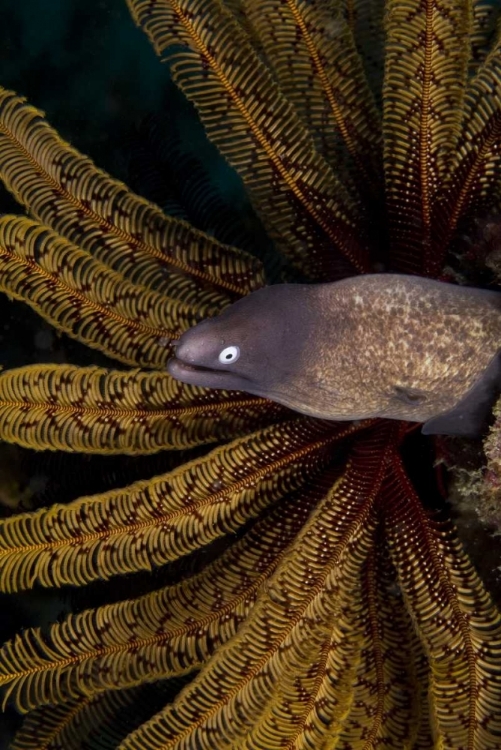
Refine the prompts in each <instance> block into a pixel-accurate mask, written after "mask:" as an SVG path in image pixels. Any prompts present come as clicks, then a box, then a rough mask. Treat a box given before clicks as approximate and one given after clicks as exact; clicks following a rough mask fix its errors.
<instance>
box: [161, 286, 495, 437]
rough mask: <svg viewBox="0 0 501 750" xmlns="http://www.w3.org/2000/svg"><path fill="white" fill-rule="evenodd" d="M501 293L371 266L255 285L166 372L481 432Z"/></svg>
mask: <svg viewBox="0 0 501 750" xmlns="http://www.w3.org/2000/svg"><path fill="white" fill-rule="evenodd" d="M500 350H501V292H494V291H486V290H482V289H473V288H470V287H463V286H456V285H454V284H446V283H444V282H440V281H431V280H429V279H424V278H420V277H416V276H403V275H397V274H373V275H364V276H356V277H354V278H347V279H343V280H342V281H337V282H334V283H331V284H278V285H276V286H268V287H264V288H263V289H260V290H258V291H257V292H253V293H252V294H250V295H249V296H248V297H244V298H243V299H241V300H239V301H238V302H235V303H234V304H233V305H231V306H229V307H227V308H226V309H225V310H223V312H222V313H221V314H220V315H219V316H217V317H215V318H209V319H207V320H204V321H203V322H201V323H199V324H198V325H196V326H195V327H194V328H191V329H190V330H188V331H186V332H185V333H184V334H183V335H182V336H181V338H180V339H179V342H178V344H177V347H176V350H175V353H176V356H175V358H174V359H172V360H170V362H169V363H168V371H169V372H170V374H171V375H172V376H173V377H175V378H177V379H178V380H181V381H182V382H184V383H189V384H192V385H197V386H205V387H209V388H224V389H229V390H234V389H236V390H240V391H246V392H247V393H251V394H255V395H258V396H264V397H266V398H269V399H271V400H272V401H277V402H279V403H281V404H285V405H286V406H288V407H290V408H291V409H294V410H296V411H298V412H301V413H303V414H308V415H310V416H313V417H320V418H322V419H333V420H354V419H363V418H367V417H384V418H388V419H401V420H408V421H413V422H423V423H424V426H423V432H425V433H426V434H432V433H435V434H436V433H440V434H449V435H477V434H479V433H480V432H481V431H482V429H483V427H484V426H485V422H486V420H487V418H488V416H489V414H490V411H491V408H492V404H493V402H494V400H495V399H496V397H497V396H498V394H499V393H500V391H501V355H500Z"/></svg>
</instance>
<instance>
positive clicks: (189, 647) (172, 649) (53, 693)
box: [0, 485, 319, 711]
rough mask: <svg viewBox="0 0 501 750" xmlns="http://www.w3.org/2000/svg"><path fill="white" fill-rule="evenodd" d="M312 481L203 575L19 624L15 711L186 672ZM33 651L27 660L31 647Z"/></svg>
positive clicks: (289, 527) (298, 517) (259, 577)
mask: <svg viewBox="0 0 501 750" xmlns="http://www.w3.org/2000/svg"><path fill="white" fill-rule="evenodd" d="M317 495H318V488H315V485H313V487H312V488H311V489H310V488H307V489H306V490H303V491H302V492H300V493H298V496H297V497H294V496H292V497H288V498H287V501H286V502H282V503H281V504H280V506H279V508H275V509H274V510H273V511H272V513H271V514H269V515H268V516H266V517H265V518H264V519H263V520H262V521H260V522H258V523H257V524H256V525H255V526H254V527H253V528H252V529H251V530H250V531H249V532H248V533H247V534H246V535H245V536H244V537H243V538H242V539H241V540H240V541H238V542H236V543H235V544H234V545H233V546H232V547H230V548H229V549H228V550H226V552H224V553H223V554H222V555H221V556H220V557H219V558H218V559H217V560H216V561H215V562H213V563H211V564H210V565H208V566H207V567H205V568H204V570H203V571H202V572H201V573H198V574H197V575H195V576H192V577H191V578H188V579H187V580H185V581H182V582H181V583H178V584H176V585H174V586H167V587H165V588H163V589H161V590H159V591H157V592H153V593H149V594H146V595H144V596H141V597H139V598H137V599H133V600H130V601H125V602H120V603H118V604H111V605H105V606H103V607H100V608H98V609H91V610H87V611H84V612H82V613H80V614H77V615H70V616H69V617H68V618H67V619H66V620H65V621H64V622H62V623H56V624H54V625H52V626H51V628H50V630H49V631H48V632H47V633H45V634H44V633H42V631H41V630H40V628H32V629H29V630H25V631H24V632H23V633H22V634H20V635H18V636H17V637H16V638H14V639H13V640H12V641H9V642H8V643H6V644H5V645H4V646H3V648H2V649H1V650H0V685H3V686H5V688H6V689H5V700H7V698H9V697H11V698H13V699H14V701H15V703H16V706H17V707H18V708H19V710H21V711H30V710H32V709H33V708H36V707H38V706H40V705H45V704H48V703H49V704H55V703H61V702H65V701H67V700H68V699H70V698H71V699H73V698H77V697H79V696H89V695H93V694H94V693H96V692H101V691H103V690H108V689H116V690H118V689H123V688H129V687H132V686H134V685H138V684H142V683H143V682H144V681H155V680H159V679H163V678H167V677H171V676H173V675H182V674H185V673H189V672H191V671H193V670H194V669H198V668H200V666H201V665H202V664H203V663H204V662H206V661H207V659H208V658H209V657H210V656H211V655H212V654H213V653H214V651H215V650H216V649H218V648H219V647H220V645H221V644H222V643H224V642H225V641H227V640H228V639H229V638H231V637H232V636H233V635H234V634H235V633H236V631H237V629H238V627H239V625H240V624H241V623H242V622H243V620H244V619H245V617H246V616H247V614H248V612H249V610H250V609H251V607H252V606H253V604H254V601H255V599H256V596H257V595H258V592H259V591H260V589H261V588H262V587H263V586H265V585H266V582H267V581H268V579H269V578H270V576H271V575H272V573H273V571H274V570H275V569H276V567H277V565H278V562H279V561H280V559H281V557H282V556H283V551H284V549H285V548H286V547H287V545H288V544H289V543H290V542H291V541H292V539H293V538H294V534H295V533H297V532H298V531H299V530H300V528H301V526H302V525H303V523H304V522H305V520H306V518H307V516H308V513H309V512H310V511H311V508H312V506H313V505H314V502H315V500H318V499H319V498H318V497H317ZM34 652H36V654H37V656H36V658H35V659H33V653H34Z"/></svg>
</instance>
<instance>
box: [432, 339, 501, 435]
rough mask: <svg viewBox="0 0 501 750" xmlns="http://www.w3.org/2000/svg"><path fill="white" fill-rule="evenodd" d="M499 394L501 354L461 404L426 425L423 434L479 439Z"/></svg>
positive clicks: (496, 356)
mask: <svg viewBox="0 0 501 750" xmlns="http://www.w3.org/2000/svg"><path fill="white" fill-rule="evenodd" d="M500 392H501V351H498V353H497V354H495V355H494V357H493V358H492V359H491V361H490V362H489V364H488V366H487V368H486V369H485V371H484V372H483V373H482V375H481V376H480V377H479V378H478V379H477V380H476V381H475V383H474V384H473V385H472V387H471V388H470V390H469V391H468V392H467V393H466V395H465V396H463V398H462V399H461V401H458V403H457V404H456V405H455V406H454V407H453V408H452V409H449V411H445V412H443V413H442V414H437V416H436V417H432V418H431V419H429V420H428V421H427V422H425V423H424V424H423V427H422V428H421V431H422V433H423V434H424V435H461V436H463V437H480V435H482V433H483V432H484V430H485V428H486V426H487V422H488V419H489V416H490V414H491V412H492V407H493V406H494V403H495V401H496V399H497V398H498V396H499V394H500Z"/></svg>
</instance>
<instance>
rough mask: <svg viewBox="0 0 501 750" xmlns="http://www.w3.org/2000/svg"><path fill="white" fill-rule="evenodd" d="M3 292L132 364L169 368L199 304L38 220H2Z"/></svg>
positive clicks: (0, 264) (0, 279) (60, 327)
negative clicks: (175, 343) (137, 279)
mask: <svg viewBox="0 0 501 750" xmlns="http://www.w3.org/2000/svg"><path fill="white" fill-rule="evenodd" d="M0 290H1V291H3V292H5V293H6V294H7V295H8V296H9V297H13V298H14V299H18V300H21V301H23V302H27V303H28V304H29V305H30V307H32V308H33V309H34V310H35V311H36V312H37V313H38V314H39V315H41V316H42V317H43V318H45V320H47V321H49V323H51V324H52V325H53V326H54V327H55V328H57V329H58V330H60V331H63V332H64V333H67V334H68V335H70V336H71V337H72V338H75V339H77V340H78V341H81V342H82V343H84V344H87V346H90V347H93V348H95V349H99V350H100V351H102V352H104V353H105V354H106V355H107V356H108V357H111V358H113V359H117V360H119V361H120V362H124V363H125V364H129V365H132V366H136V367H137V366H142V367H155V368H159V369H160V368H162V367H165V365H166V363H167V360H168V359H169V357H171V356H172V347H171V341H172V340H173V339H177V338H179V336H180V334H181V333H182V332H183V331H184V330H186V329H187V328H189V327H190V326H192V325H194V324H195V323H196V322H197V319H198V318H197V309H196V308H193V307H190V306H188V305H186V304H184V303H182V302H179V301H178V300H175V299H169V298H168V297H166V296H165V295H164V294H160V293H158V292H154V291H151V290H149V289H146V288H145V287H142V286H138V285H136V284H132V283H131V282H130V281H127V280H126V279H125V278H124V277H123V276H122V275H121V274H119V273H117V272H116V271H112V270H111V269H109V268H107V267H106V266H105V265H104V264H103V263H100V262H99V261H97V260H95V259H94V258H93V257H92V256H91V255H89V254H88V253H86V252H84V251H83V250H80V249H79V248H78V247H76V246H75V245H73V244H71V243H69V242H67V241H66V240H64V239H63V238H61V237H60V236H59V235H57V234H55V233H54V232H52V231H51V230H50V229H48V228H47V227H45V226H43V225H41V224H39V223H38V222H34V221H31V220H29V219H25V218H23V217H20V216H4V217H2V218H0Z"/></svg>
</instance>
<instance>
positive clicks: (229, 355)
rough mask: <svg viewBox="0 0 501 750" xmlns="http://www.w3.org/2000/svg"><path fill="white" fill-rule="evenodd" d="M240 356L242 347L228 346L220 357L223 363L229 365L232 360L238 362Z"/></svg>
mask: <svg viewBox="0 0 501 750" xmlns="http://www.w3.org/2000/svg"><path fill="white" fill-rule="evenodd" d="M239 356H240V348H239V347H238V346H227V347H226V349H223V351H222V352H221V353H220V355H219V357H218V359H219V361H220V362H221V363H222V364H223V365H229V364H231V363H232V362H236V361H237V359H238V358H239Z"/></svg>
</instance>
